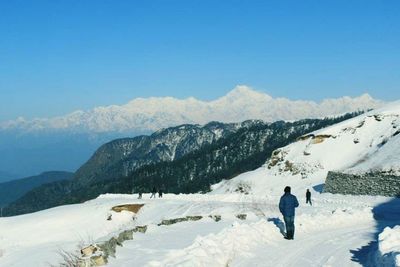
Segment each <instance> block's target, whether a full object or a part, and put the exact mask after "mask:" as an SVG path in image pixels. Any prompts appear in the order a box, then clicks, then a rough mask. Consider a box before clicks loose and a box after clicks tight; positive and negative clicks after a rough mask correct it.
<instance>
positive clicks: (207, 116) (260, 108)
mask: <svg viewBox="0 0 400 267" xmlns="http://www.w3.org/2000/svg"><path fill="white" fill-rule="evenodd" d="M382 104H383V102H382V101H379V100H375V99H373V98H372V97H371V96H369V95H368V94H364V95H361V96H359V97H356V98H350V97H342V98H337V99H326V100H323V101H322V102H320V103H316V102H313V101H303V100H296V101H292V100H289V99H286V98H272V97H271V96H269V95H267V94H265V93H262V92H257V91H254V90H253V89H251V88H250V87H247V86H244V85H240V86H237V87H236V88H234V89H233V90H232V91H231V92H229V93H228V94H227V95H225V96H223V97H221V98H219V99H216V100H213V101H209V102H207V101H201V100H197V99H195V98H193V97H190V98H187V99H176V98H173V97H151V98H137V99H134V100H132V101H130V102H129V103H127V104H125V105H121V106H118V105H111V106H104V107H96V108H94V109H92V110H89V111H75V112H72V113H70V114H67V115H65V116H61V117H54V118H36V119H33V120H26V119H24V118H22V117H20V118H18V119H16V120H12V121H6V122H2V123H0V130H18V129H20V130H24V131H43V130H50V131H59V130H68V131H73V132H90V133H104V132H135V133H137V132H150V131H155V130H158V129H160V128H166V127H170V126H176V125H180V124H185V123H191V124H205V123H207V122H210V121H220V122H240V121H244V120H248V119H260V120H264V121H277V120H298V119H303V118H318V117H325V116H329V115H336V114H343V113H346V112H351V111H356V110H366V109H371V108H377V107H380V106H381V105H382Z"/></svg>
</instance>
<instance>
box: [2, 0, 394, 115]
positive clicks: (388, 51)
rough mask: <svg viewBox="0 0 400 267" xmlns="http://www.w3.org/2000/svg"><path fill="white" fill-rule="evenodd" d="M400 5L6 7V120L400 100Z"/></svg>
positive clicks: (202, 0)
mask: <svg viewBox="0 0 400 267" xmlns="http://www.w3.org/2000/svg"><path fill="white" fill-rule="evenodd" d="M399 14H400V1H398V0H393V1H379V0H373V1H368V0H360V1H352V0H343V1H341V0H326V1H319V0H313V1H307V0H301V1H299V0H294V1H268V0H262V1H251V0H250V1H244V0H241V1H234V0H229V1H222V0H211V1H207V0H199V1H195V0H182V1H172V0H163V1H161V0H160V1H151V0H141V1H139V0H136V1H134V0H131V1H122V0H118V1H111V0H110V1H102V0H95V1H87V0H85V1H81V0H79V1H74V0H49V1H42V0H37V1H27V0H25V1H19V0H3V1H0V120H6V119H13V118H16V117H17V116H24V117H26V118H32V117H35V116H39V117H41V116H54V115H61V114H65V113H68V112H71V111H73V110H76V109H89V108H92V107H94V106H98V105H109V104H122V103H126V102H127V101H129V100H130V99H133V98H135V97H148V96H175V97H179V98H185V97H188V96H194V97H196V98H199V99H203V100H209V99H214V98H217V97H219V96H222V95H224V94H225V93H227V92H228V91H229V90H231V89H232V88H233V87H234V86H235V85H237V84H246V85H250V86H252V87H254V88H255V89H257V90H260V91H264V92H266V93H268V94H270V95H272V96H274V97H277V96H282V97H288V98H292V99H311V100H316V101H318V100H321V99H323V98H327V97H339V96H342V95H350V96H356V95H360V94H362V93H364V92H368V93H370V94H371V95H372V96H373V97H376V98H380V99H384V100H394V99H399V98H400V87H399V84H400V15H399Z"/></svg>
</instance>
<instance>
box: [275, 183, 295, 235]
mask: <svg viewBox="0 0 400 267" xmlns="http://www.w3.org/2000/svg"><path fill="white" fill-rule="evenodd" d="M284 191H285V194H284V195H283V196H282V197H281V199H280V201H279V210H280V212H281V213H282V215H283V220H284V221H285V226H286V237H285V239H293V238H294V214H295V212H294V210H295V208H297V207H298V206H299V202H298V201H297V198H296V197H295V196H294V195H292V194H290V186H286V187H285V190H284Z"/></svg>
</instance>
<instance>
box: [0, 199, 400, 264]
mask: <svg viewBox="0 0 400 267" xmlns="http://www.w3.org/2000/svg"><path fill="white" fill-rule="evenodd" d="M298 197H299V200H300V202H301V206H300V207H299V208H298V210H297V217H296V234H295V240H293V241H288V240H285V239H283V235H282V231H283V222H282V217H281V216H280V214H279V211H278V209H277V205H276V204H277V202H278V199H279V195H268V196H261V197H259V196H254V195H243V194H237V193H233V194H232V193H231V194H219V195H200V194H193V195H172V194H171V195H170V194H168V195H165V197H164V198H163V199H149V195H144V199H143V200H138V199H137V198H136V196H132V195H111V194H110V195H102V196H100V197H99V198H97V199H95V200H92V201H88V202H86V203H83V204H77V205H69V206H63V207H58V208H53V209H50V210H46V211H41V212H37V213H33V214H29V215H23V216H16V217H11V218H1V219H0V241H1V242H0V251H1V252H0V253H1V254H0V255H1V257H0V266H21V267H22V266H49V264H50V263H51V264H54V265H57V263H60V262H61V261H62V259H61V256H60V254H59V252H60V250H65V251H71V252H74V251H76V247H77V245H80V246H81V247H82V246H83V245H89V244H91V243H96V241H97V240H104V239H106V238H107V237H111V236H115V235H117V234H118V233H119V232H121V231H122V230H125V229H130V228H133V227H134V226H137V225H147V226H148V230H147V232H146V233H144V234H143V233H135V234H134V238H133V240H129V241H125V242H124V243H123V247H118V249H117V253H116V258H110V262H109V264H108V266H114V267H117V266H118V267H122V266H361V265H363V266H368V264H369V266H377V265H376V264H377V263H378V262H386V263H387V262H391V263H393V262H394V261H395V260H396V256H397V254H398V251H399V248H400V242H399V239H400V237H399V235H398V231H399V228H394V229H393V230H391V228H386V229H385V231H384V233H382V234H381V235H380V236H379V239H380V240H381V241H382V243H381V244H379V249H380V251H381V254H379V253H378V246H377V245H376V244H375V245H371V243H372V244H373V243H374V241H376V240H377V238H378V234H379V233H380V232H381V231H382V230H383V229H384V228H385V227H386V226H393V225H396V224H397V223H399V219H400V216H399V215H400V214H398V212H399V210H400V201H399V200H397V199H392V198H385V197H369V196H340V195H332V194H318V193H316V192H314V194H313V206H309V205H306V204H305V203H304V199H303V196H302V195H300V192H299V194H298ZM127 203H144V204H145V206H144V207H143V208H142V210H140V211H139V213H138V214H137V217H136V220H132V213H130V212H122V213H115V212H112V211H110V209H111V207H113V206H115V205H119V204H127ZM388 203H389V204H388ZM385 205H387V206H386V207H385ZM381 206H383V208H382V209H379V208H377V207H381ZM387 210H391V212H392V214H390V213H387ZM109 214H112V218H113V219H112V220H111V221H108V220H107V217H108V215H109ZM238 214H247V218H246V220H241V219H239V218H237V217H236V215H238ZM187 215H202V216H203V219H201V220H199V221H188V222H180V223H176V224H173V225H161V226H158V225H157V224H158V223H160V222H161V221H162V220H163V219H171V218H180V217H184V216H187ZM209 215H220V216H221V220H220V221H218V222H216V221H214V220H213V219H212V218H209V217H208V216H209ZM379 255H382V257H379ZM383 255H384V257H383ZM386 266H393V265H386Z"/></svg>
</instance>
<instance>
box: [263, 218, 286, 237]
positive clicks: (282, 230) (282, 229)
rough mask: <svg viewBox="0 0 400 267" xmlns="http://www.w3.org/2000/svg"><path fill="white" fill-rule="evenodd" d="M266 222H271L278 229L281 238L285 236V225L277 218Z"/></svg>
mask: <svg viewBox="0 0 400 267" xmlns="http://www.w3.org/2000/svg"><path fill="white" fill-rule="evenodd" d="M267 221H268V222H273V223H274V224H275V226H276V227H278V228H279V232H281V234H282V235H283V236H286V234H285V224H284V223H283V222H282V221H281V219H279V218H267Z"/></svg>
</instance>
